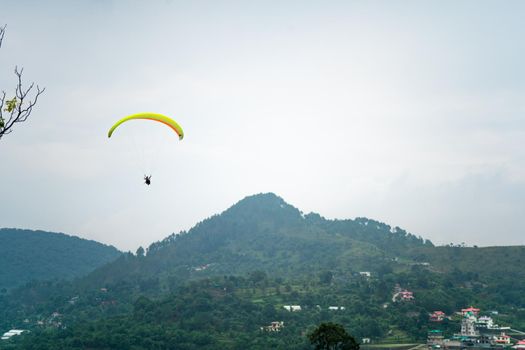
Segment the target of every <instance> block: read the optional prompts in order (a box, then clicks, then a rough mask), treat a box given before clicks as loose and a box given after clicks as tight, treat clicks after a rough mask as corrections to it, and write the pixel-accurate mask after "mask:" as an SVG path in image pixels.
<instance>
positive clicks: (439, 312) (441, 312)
mask: <svg viewBox="0 0 525 350" xmlns="http://www.w3.org/2000/svg"><path fill="white" fill-rule="evenodd" d="M444 314H445V313H444V312H443V311H434V315H436V316H437V315H444Z"/></svg>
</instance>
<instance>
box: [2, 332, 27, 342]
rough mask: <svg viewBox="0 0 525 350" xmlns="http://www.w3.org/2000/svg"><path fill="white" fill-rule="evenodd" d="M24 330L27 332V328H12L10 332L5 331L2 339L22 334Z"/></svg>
mask: <svg viewBox="0 0 525 350" xmlns="http://www.w3.org/2000/svg"><path fill="white" fill-rule="evenodd" d="M24 332H27V331H26V330H25V329H11V330H10V331H9V332H5V333H4V334H3V335H2V337H0V339H1V340H7V339H9V338H11V337H13V336H15V335H20V334H22V333H24Z"/></svg>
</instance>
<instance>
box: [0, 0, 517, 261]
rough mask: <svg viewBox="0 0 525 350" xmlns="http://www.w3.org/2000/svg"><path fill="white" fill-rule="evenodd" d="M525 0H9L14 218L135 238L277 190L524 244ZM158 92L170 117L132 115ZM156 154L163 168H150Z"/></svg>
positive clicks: (341, 213)
mask: <svg viewBox="0 0 525 350" xmlns="http://www.w3.org/2000/svg"><path fill="white" fill-rule="evenodd" d="M524 16H525V2H523V1H499V0H497V1H496V0H495V1H456V0H454V1H441V0H439V1H437V0H436V1H390V0H385V1H320V0H319V1H307V0H304V1H281V0H279V1H270V0H265V1H221V0H211V1H193V0H192V1H189V0H188V1H147V2H146V1H140V2H132V1H87V0H86V1H46V2H43V1H14V0H13V1H10V0H4V1H1V13H0V25H2V23H6V24H7V32H6V35H5V38H4V43H3V46H2V48H1V49H0V89H4V90H6V92H7V94H8V97H9V96H10V95H12V92H13V88H14V86H15V83H16V81H15V75H14V74H13V69H14V66H15V65H19V66H23V67H24V81H25V82H31V81H35V82H37V83H39V84H40V85H41V86H45V87H46V92H45V94H44V95H42V96H41V100H40V101H39V103H38V105H37V107H36V109H35V110H34V113H33V114H32V116H31V117H30V120H28V121H27V122H26V123H24V124H19V125H18V126H17V127H16V129H15V130H14V132H13V133H12V134H10V135H8V136H7V137H4V138H3V139H2V140H0V157H1V158H0V159H1V162H0V173H1V184H2V190H1V197H0V227H19V228H30V229H43V230H50V231H58V232H65V233H68V234H73V235H77V236H80V237H83V238H88V239H94V240H97V241H100V242H103V243H107V244H112V245H115V246H116V247H117V248H119V249H123V250H133V251H134V250H136V249H137V247H138V246H139V245H143V246H148V245H149V244H150V243H152V242H154V241H157V240H160V239H162V238H164V237H166V236H167V235H169V234H171V233H172V232H179V231H180V230H184V229H189V228H191V227H192V226H193V225H194V224H195V223H196V222H198V221H201V220H202V219H204V218H206V217H209V216H210V215H213V214H215V213H219V212H221V211H223V210H225V209H226V208H227V207H229V206H231V205H232V204H234V203H235V202H237V201H238V200H240V199H242V198H243V197H245V196H247V195H251V194H255V193H260V192H274V193H276V194H278V195H279V196H281V197H283V198H284V199H285V200H286V201H287V202H289V203H290V204H292V205H294V206H296V207H298V208H299V209H300V210H302V211H304V212H310V211H314V212H317V213H320V214H321V215H323V216H325V217H327V218H355V217H360V216H365V217H369V218H373V219H376V220H379V221H383V222H385V223H387V224H389V225H392V226H400V227H402V228H405V229H406V230H408V231H409V232H412V233H414V234H417V235H421V236H423V237H425V238H429V239H431V240H432V241H434V243H437V244H444V243H450V242H454V243H460V242H466V243H467V244H470V245H472V244H477V245H483V246H484V245H510V244H525V238H524V237H525V236H524V235H523V233H524V224H523V221H522V219H523V215H524V214H525V147H524V144H525V141H524V140H525V117H524V116H525V69H524V65H525V60H524V57H525V41H524V40H523V38H524V37H525V25H524V22H523V18H524ZM141 111H152V112H158V113H163V114H167V115H169V116H171V117H173V118H174V119H175V120H177V121H178V122H179V124H180V125H181V126H182V127H183V128H184V131H185V134H186V137H185V138H184V140H183V141H180V142H179V141H178V139H177V138H176V136H175V135H174V134H173V133H172V132H170V130H169V129H168V128H166V127H164V126H163V125H162V124H157V123H152V122H139V121H132V122H129V123H128V124H125V125H122V126H121V127H120V128H119V129H117V130H116V132H115V134H114V135H113V137H112V138H111V139H108V138H107V136H106V135H107V131H108V129H109V127H110V126H111V125H112V124H113V123H114V122H115V121H116V120H118V119H119V118H121V117H123V116H125V115H128V114H131V113H136V112H141ZM145 172H148V173H151V174H152V175H153V177H152V185H151V186H150V187H147V186H145V185H144V184H143V181H142V177H143V175H144V173H145Z"/></svg>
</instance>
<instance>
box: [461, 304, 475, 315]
mask: <svg viewBox="0 0 525 350" xmlns="http://www.w3.org/2000/svg"><path fill="white" fill-rule="evenodd" d="M461 312H463V313H465V312H474V313H476V312H479V309H476V308H475V307H473V306H471V307H469V308H467V309H461Z"/></svg>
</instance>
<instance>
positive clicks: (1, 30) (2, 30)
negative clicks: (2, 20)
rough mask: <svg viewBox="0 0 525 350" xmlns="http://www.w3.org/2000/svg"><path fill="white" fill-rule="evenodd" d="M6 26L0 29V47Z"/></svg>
mask: <svg viewBox="0 0 525 350" xmlns="http://www.w3.org/2000/svg"><path fill="white" fill-rule="evenodd" d="M6 27H7V24H6V25H4V26H3V27H1V28H0V47H2V41H3V40H4V34H5V28H6Z"/></svg>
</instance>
